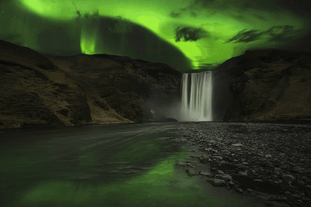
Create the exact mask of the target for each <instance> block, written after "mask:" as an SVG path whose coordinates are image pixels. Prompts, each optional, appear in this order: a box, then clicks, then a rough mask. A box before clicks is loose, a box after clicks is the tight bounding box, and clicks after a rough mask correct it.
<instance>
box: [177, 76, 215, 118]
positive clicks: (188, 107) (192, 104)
mask: <svg viewBox="0 0 311 207" xmlns="http://www.w3.org/2000/svg"><path fill="white" fill-rule="evenodd" d="M181 110H182V111H181V114H182V117H181V120H182V121H212V72H211V71H209V72H203V73H190V74H188V73H185V74H183V76H182V106H181Z"/></svg>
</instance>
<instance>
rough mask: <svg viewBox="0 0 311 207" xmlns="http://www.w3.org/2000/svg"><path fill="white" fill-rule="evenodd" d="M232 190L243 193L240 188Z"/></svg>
mask: <svg viewBox="0 0 311 207" xmlns="http://www.w3.org/2000/svg"><path fill="white" fill-rule="evenodd" d="M234 190H235V191H236V192H238V193H243V192H244V191H243V190H242V189H241V188H234Z"/></svg>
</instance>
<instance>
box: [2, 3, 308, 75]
mask: <svg viewBox="0 0 311 207" xmlns="http://www.w3.org/2000/svg"><path fill="white" fill-rule="evenodd" d="M256 2H257V3H256ZM277 2H278V1H276V0H274V1H273V0H261V1H257V0H255V1H251V3H250V1H248V0H235V1H232V0H210V1H207V0H183V1H180V0H154V1H145V0H114V1H106V0H88V1H85V0H14V1H8V0H6V1H4V2H3V3H1V4H0V25H1V28H2V30H1V33H0V39H2V40H6V41H9V42H12V43H15V44H19V45H21V46H26V47H29V48H31V49H34V50H36V51H38V52H41V53H44V54H52V55H74V54H78V53H84V54H100V53H104V54H112V55H120V56H129V57H131V58H134V59H143V60H147V61H153V62H164V63H167V64H169V65H171V66H172V67H174V68H176V69H178V70H180V71H182V72H185V71H187V70H190V69H213V68H215V67H216V66H217V65H219V64H221V63H223V62H224V61H226V60H227V59H230V58H231V57H234V56H238V55H241V54H243V53H244V52H245V51H246V50H248V49H262V48H284V47H286V46H290V45H291V44H292V42H294V41H296V40H298V39H299V38H303V37H304V36H306V35H307V34H308V31H309V19H307V18H305V17H304V16H303V15H299V14H297V13H295V12H293V11H292V10H290V9H289V8H287V7H286V6H281V5H280V4H277Z"/></svg>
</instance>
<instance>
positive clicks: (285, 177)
mask: <svg viewBox="0 0 311 207" xmlns="http://www.w3.org/2000/svg"><path fill="white" fill-rule="evenodd" d="M282 177H283V179H284V180H286V181H294V180H296V178H295V177H294V176H293V175H289V174H285V175H283V176H282Z"/></svg>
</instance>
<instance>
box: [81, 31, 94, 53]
mask: <svg viewBox="0 0 311 207" xmlns="http://www.w3.org/2000/svg"><path fill="white" fill-rule="evenodd" d="M95 44H96V33H95V32H87V31H85V30H82V31H81V41H80V47H81V51H82V53H84V54H88V55H93V54H96V53H95Z"/></svg>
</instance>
